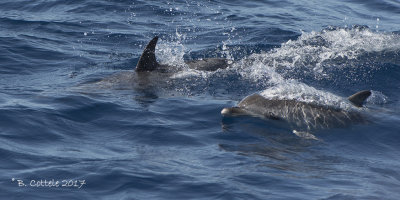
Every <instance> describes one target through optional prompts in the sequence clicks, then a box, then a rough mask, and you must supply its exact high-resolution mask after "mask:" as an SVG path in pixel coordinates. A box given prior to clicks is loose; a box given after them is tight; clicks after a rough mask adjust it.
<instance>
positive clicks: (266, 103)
mask: <svg viewBox="0 0 400 200" xmlns="http://www.w3.org/2000/svg"><path fill="white" fill-rule="evenodd" d="M370 95H371V91H370V90H364V91H360V92H357V93H355V94H353V95H351V96H350V97H348V100H349V101H350V102H351V103H352V104H353V105H354V106H356V107H362V106H363V104H364V102H365V100H366V99H367V98H368V97H369V96H370ZM221 114H222V115H223V116H237V115H250V116H256V117H261V118H264V119H271V120H279V121H285V122H287V123H289V124H290V125H291V126H292V127H295V128H299V129H303V130H304V129H306V131H309V130H315V129H323V128H335V127H347V126H349V125H351V124H354V123H364V122H366V121H367V120H366V119H365V117H364V116H363V115H362V114H361V113H360V112H359V111H357V109H348V110H347V109H340V108H336V107H333V106H328V105H319V104H315V103H306V102H301V101H296V100H279V99H267V98H265V97H263V96H261V95H259V94H252V95H250V96H247V97H246V98H244V99H243V100H242V101H240V102H239V104H238V105H237V106H235V107H231V108H224V109H222V111H221ZM293 133H295V134H296V135H297V133H300V132H298V131H296V130H293ZM309 136H310V137H313V136H312V135H309Z"/></svg>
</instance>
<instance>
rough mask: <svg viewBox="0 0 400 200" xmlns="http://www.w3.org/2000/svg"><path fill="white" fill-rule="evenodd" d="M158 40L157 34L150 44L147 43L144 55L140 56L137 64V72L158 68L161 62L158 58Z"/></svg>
mask: <svg viewBox="0 0 400 200" xmlns="http://www.w3.org/2000/svg"><path fill="white" fill-rule="evenodd" d="M157 41H158V36H155V37H154V38H153V39H152V40H151V41H150V42H149V44H147V46H146V48H145V49H144V51H143V53H142V55H141V56H140V59H139V62H138V63H137V65H136V69H135V71H136V72H144V71H148V72H149V71H153V70H155V69H157V67H158V66H159V64H158V63H157V60H156V54H155V51H156V45H157Z"/></svg>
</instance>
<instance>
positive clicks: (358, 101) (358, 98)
mask: <svg viewBox="0 0 400 200" xmlns="http://www.w3.org/2000/svg"><path fill="white" fill-rule="evenodd" d="M370 95H371V91H370V90H363V91H360V92H357V93H355V94H353V95H351V96H349V98H348V99H349V101H350V102H351V103H352V104H353V105H355V106H357V107H362V106H363V104H364V101H365V100H366V99H367V98H368V97H369V96H370Z"/></svg>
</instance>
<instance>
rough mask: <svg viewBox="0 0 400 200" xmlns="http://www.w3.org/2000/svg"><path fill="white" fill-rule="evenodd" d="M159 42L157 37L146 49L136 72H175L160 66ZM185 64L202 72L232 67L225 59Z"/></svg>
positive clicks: (209, 59)
mask: <svg viewBox="0 0 400 200" xmlns="http://www.w3.org/2000/svg"><path fill="white" fill-rule="evenodd" d="M157 41H158V36H155V37H154V38H153V39H152V40H151V41H150V42H149V43H148V44H147V46H146V48H145V49H144V51H143V53H142V56H140V59H139V62H138V63H137V65H136V68H135V71H136V72H139V73H140V72H152V71H157V72H167V71H170V69H172V70H173V66H169V65H163V64H159V63H158V62H157V60H156V55H155V49H156V45H157ZM185 64H186V65H187V66H188V67H189V68H190V69H196V70H202V71H215V70H218V69H225V68H227V67H228V66H229V65H230V62H229V61H228V60H227V59H224V58H205V59H201V60H190V61H185Z"/></svg>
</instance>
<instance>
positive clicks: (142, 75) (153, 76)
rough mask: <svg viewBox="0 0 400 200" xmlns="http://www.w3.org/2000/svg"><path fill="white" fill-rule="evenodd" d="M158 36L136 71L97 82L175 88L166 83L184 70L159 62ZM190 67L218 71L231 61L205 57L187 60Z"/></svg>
mask: <svg viewBox="0 0 400 200" xmlns="http://www.w3.org/2000/svg"><path fill="white" fill-rule="evenodd" d="M157 42H158V36H156V37H154V38H153V39H152V40H151V41H150V42H149V43H148V44H147V46H146V48H145V49H144V50H143V53H142V55H141V56H140V59H139V61H138V63H137V65H136V67H135V69H134V71H123V72H119V73H116V74H113V75H111V76H109V77H107V78H104V79H102V80H100V81H99V82H96V83H97V84H98V85H101V86H102V87H112V88H117V89H131V88H134V89H135V90H140V91H146V92H149V91H152V90H157V88H166V89H168V88H173V86H169V85H168V84H166V83H167V82H169V81H168V80H169V78H170V76H171V75H173V74H174V73H176V72H179V71H180V70H182V69H181V68H179V67H178V66H173V65H166V64H160V63H158V62H157V59H156V55H155V48H156V45H157ZM185 64H186V66H187V67H188V68H189V69H196V70H201V71H216V70H218V69H225V68H227V67H228V66H229V65H230V64H231V61H229V60H227V59H223V58H205V59H201V60H190V61H185Z"/></svg>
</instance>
